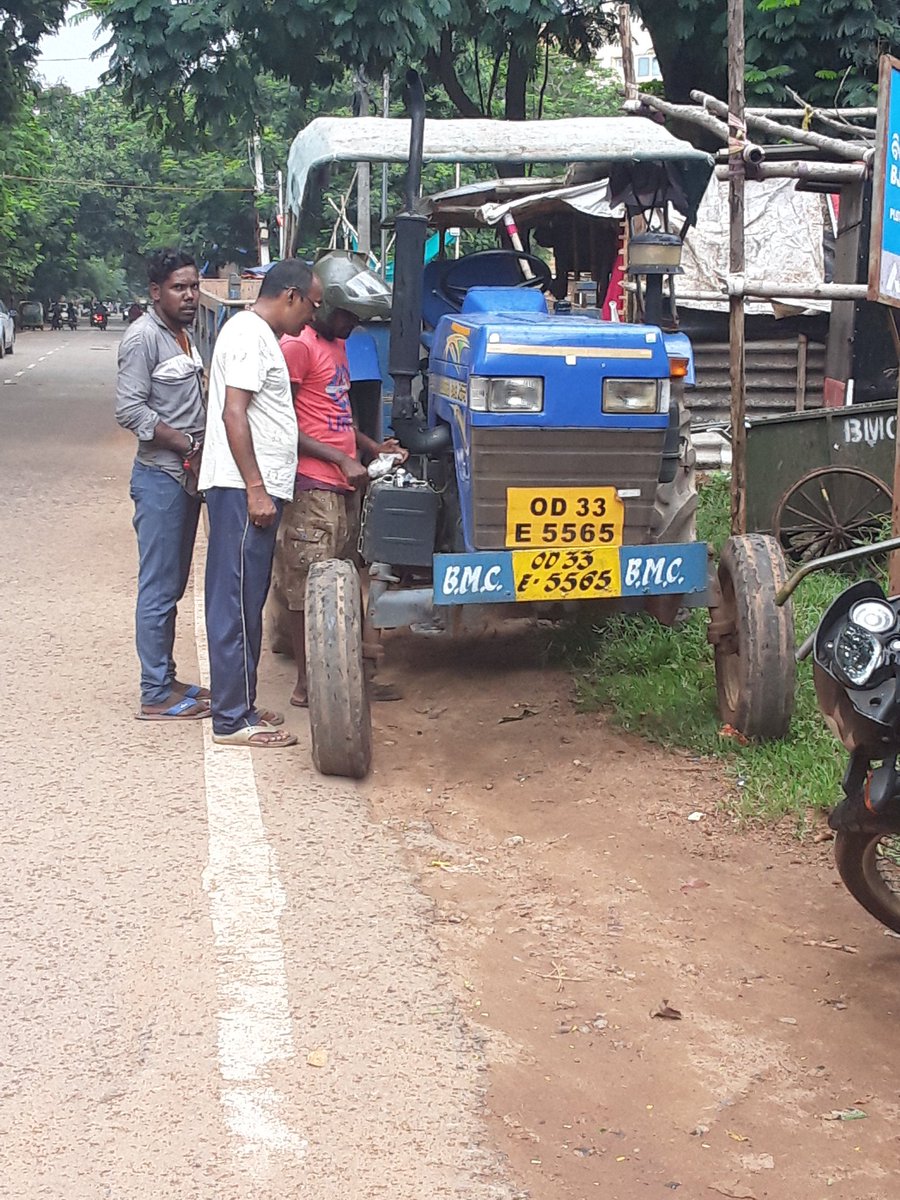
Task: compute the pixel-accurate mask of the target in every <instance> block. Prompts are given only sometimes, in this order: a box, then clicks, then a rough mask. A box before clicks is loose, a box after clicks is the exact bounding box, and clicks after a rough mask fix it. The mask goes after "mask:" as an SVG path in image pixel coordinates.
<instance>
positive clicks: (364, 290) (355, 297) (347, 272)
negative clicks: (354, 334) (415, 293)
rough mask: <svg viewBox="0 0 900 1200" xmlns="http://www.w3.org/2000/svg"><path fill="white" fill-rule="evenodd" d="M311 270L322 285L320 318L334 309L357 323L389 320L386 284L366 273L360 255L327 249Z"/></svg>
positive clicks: (372, 272)
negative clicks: (351, 316) (354, 319)
mask: <svg viewBox="0 0 900 1200" xmlns="http://www.w3.org/2000/svg"><path fill="white" fill-rule="evenodd" d="M314 270H315V272H316V274H317V275H318V277H319V280H320V282H321V284H322V308H321V310H320V315H322V316H324V317H327V316H328V315H329V314H330V313H332V312H334V310H335V309H336V308H342V309H344V311H345V312H349V313H352V314H353V315H354V317H357V318H358V319H359V320H360V321H371V320H372V319H373V318H376V317H381V318H382V319H383V320H388V318H389V317H390V315H391V288H390V284H388V283H385V281H384V280H383V279H382V278H381V276H380V275H376V274H375V272H374V271H370V270H369V268H368V267H367V266H366V262H365V259H364V258H363V256H362V255H361V254H355V253H354V252H353V251H352V250H328V251H327V252H326V253H325V254H323V255H322V257H321V258H320V259H319V260H318V261H317V262H316V264H315V267H314Z"/></svg>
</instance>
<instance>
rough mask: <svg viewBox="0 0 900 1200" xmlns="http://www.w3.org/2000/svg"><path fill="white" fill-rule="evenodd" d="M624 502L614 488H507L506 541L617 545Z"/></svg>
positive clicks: (510, 543)
mask: <svg viewBox="0 0 900 1200" xmlns="http://www.w3.org/2000/svg"><path fill="white" fill-rule="evenodd" d="M624 522H625V505H624V504H623V503H622V501H621V500H620V499H619V497H618V495H617V493H616V489H615V488H611V487H598V488H572V487H563V488H507V489H506V545H507V546H508V547H510V548H512V549H515V548H517V547H520V546H522V547H524V546H534V547H539V546H541V547H542V546H585V547H589V546H620V545H621V544H622V526H623V524H624Z"/></svg>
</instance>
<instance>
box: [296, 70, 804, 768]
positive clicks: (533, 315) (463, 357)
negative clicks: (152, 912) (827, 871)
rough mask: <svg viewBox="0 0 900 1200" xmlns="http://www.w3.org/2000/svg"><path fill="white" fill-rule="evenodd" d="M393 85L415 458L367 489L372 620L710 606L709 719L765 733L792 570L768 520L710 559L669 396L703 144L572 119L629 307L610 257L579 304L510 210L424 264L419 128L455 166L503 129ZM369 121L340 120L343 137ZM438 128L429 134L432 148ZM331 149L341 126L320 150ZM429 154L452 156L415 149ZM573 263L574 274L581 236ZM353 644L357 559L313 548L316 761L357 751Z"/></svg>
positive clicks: (344, 763) (364, 742)
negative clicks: (480, 246) (506, 217)
mask: <svg viewBox="0 0 900 1200" xmlns="http://www.w3.org/2000/svg"><path fill="white" fill-rule="evenodd" d="M408 82H409V93H408V95H409V107H410V114H411V120H410V122H409V123H408V128H409V151H408V162H409V166H408V172H407V184H406V196H405V201H406V203H405V211H404V212H403V213H401V214H399V215H398V216H397V217H396V218H395V222H394V224H395V234H396V243H395V254H394V296H393V309H392V314H391V329H390V360H389V369H390V373H391V375H392V376H393V380H394V393H393V402H392V406H391V410H390V425H391V427H392V430H393V433H394V434H395V435H396V437H397V438H398V439H399V440H400V442H401V443H402V445H404V446H405V447H406V448H407V449H408V451H409V452H410V458H409V461H408V463H407V464H406V465H405V466H404V467H403V468H400V469H398V470H395V471H392V472H390V473H389V474H387V475H386V476H384V477H383V478H381V479H379V480H377V481H376V482H374V483H373V484H372V486H371V487H370V488H369V491H368V494H367V496H366V498H365V502H364V510H363V523H362V535H361V540H360V550H361V554H362V558H363V560H364V562H365V565H366V569H367V573H368V589H367V599H366V605H367V608H366V618H367V621H368V624H369V625H370V626H371V627H374V628H375V629H380V630H387V629H400V628H404V627H409V626H413V627H415V626H421V625H423V624H425V625H427V626H428V627H429V628H432V629H433V628H435V627H439V628H443V629H445V630H447V631H451V632H452V631H453V630H454V629H455V628H459V627H461V626H463V625H465V627H466V628H468V629H471V627H472V618H473V617H477V616H478V615H479V614H487V613H492V614H493V615H495V616H496V615H501V614H504V613H509V614H514V615H516V616H522V615H532V616H535V617H541V618H545V617H554V618H560V617H564V616H566V615H569V614H572V613H574V612H576V611H581V612H584V611H585V609H586V607H587V606H590V608H589V611H591V612H592V613H594V612H595V613H596V614H597V616H598V618H599V617H601V616H602V615H603V614H605V613H609V612H612V611H621V610H627V611H638V610H643V611H646V612H648V613H649V614H651V615H653V616H654V617H656V618H658V619H659V620H662V621H665V622H667V623H671V622H672V621H674V619H675V616H676V614H677V613H678V611H679V610H681V609H683V608H685V607H696V606H708V607H709V608H710V614H711V620H710V627H709V633H710V640H711V641H712V642H713V644H714V647H715V659H716V675H717V683H718V697H719V706H720V711H721V715H722V718H723V720H724V721H727V722H729V723H730V724H732V725H733V726H735V727H736V728H737V729H739V730H740V731H741V732H742V733H744V734H745V735H746V736H748V737H751V738H774V737H780V736H783V735H784V734H785V732H786V731H787V728H788V724H789V721H790V716H791V711H792V706H793V695H794V671H795V668H794V658H793V650H794V639H793V628H792V617H791V612H790V607H789V606H785V607H783V608H778V607H776V605H775V603H774V597H775V592H776V591H777V589H778V588H779V587H780V586H781V584H782V583H783V582H784V579H785V578H786V571H785V568H784V563H783V560H782V555H781V550H780V548H779V546H778V544H777V543H776V542H775V541H774V540H773V539H772V538H769V537H764V536H761V535H749V536H742V537H733V538H731V539H730V540H729V541H728V543H727V544H726V546H725V549H724V552H723V554H722V557H721V562H720V564H719V567H718V571H716V570H714V569H712V568H711V565H710V554H709V550H708V547H707V546H706V544H705V543H703V542H698V541H696V539H695V526H694V516H695V510H696V486H695V479H694V457H693V451H692V447H691V440H690V423H689V414H688V412H687V408H686V405H685V398H684V396H685V392H684V388H685V381H686V380H688V379H690V378H692V373H693V363H692V354H691V347H690V343H689V342H688V340H687V338H685V337H684V336H683V335H682V334H680V333H678V332H677V328H676V324H677V316H676V311H675V305H674V300H673V299H672V298H671V297H672V296H673V295H674V291H673V288H672V284H673V280H674V275H675V274H676V273H677V269H678V267H677V249H678V246H679V245H680V237H679V235H678V234H673V233H672V228H673V222H676V221H677V222H679V223H680V224H682V225H683V224H684V222H685V220H688V221H689V220H690V219H691V216H692V213H693V211H694V209H695V205H696V201H697V199H699V196H700V194H702V191H703V187H704V186H705V184H706V181H707V179H708V177H709V173H710V171H711V167H712V164H711V161H710V160H709V158H708V157H707V156H706V155H705V154H702V153H701V152H699V151H697V150H695V149H693V147H690V146H688V145H687V144H685V143H683V142H680V141H678V140H677V139H675V138H673V137H672V136H671V135H669V134H668V133H667V132H666V131H665V130H663V129H660V127H659V126H657V125H655V124H653V123H651V122H648V121H644V120H642V119H640V118H613V119H606V120H600V119H597V120H596V121H594V122H593V125H594V131H595V134H596V140H595V141H594V142H593V143H591V145H592V148H589V146H586V145H585V144H584V143H585V139H584V137H583V136H582V145H581V146H580V147H579V149H578V157H579V168H578V170H579V171H580V173H581V178H583V177H584V175H585V172H587V173H588V175H589V178H591V179H593V180H594V181H600V183H601V184H602V181H604V180H605V181H606V187H607V189H608V194H609V204H608V205H607V206H606V208H604V209H603V214H604V215H603V220H604V221H605V222H606V227H605V230H604V232H603V236H605V237H606V240H607V242H609V237H608V234H609V222H610V221H613V222H614V228H615V231H616V235H617V236H616V238H615V239H614V240H613V245H614V246H615V245H616V244H617V238H618V234H620V233H625V232H627V234H628V236H629V237H630V240H631V245H632V248H633V259H634V260H635V263H636V264H637V265H636V267H635V274H636V277H637V278H638V279H639V282H640V285H641V286H640V289H639V304H640V307H641V310H642V313H643V316H644V318H645V319H644V321H643V322H642V323H630V324H629V323H619V322H615V321H605V320H601V319H600V314H599V311H598V310H599V308H600V307H601V305H602V303H603V298H602V296H601V292H602V291H603V289H604V287H607V288H608V285H609V282H610V278H611V276H612V271H611V270H607V271H606V272H605V273H601V272H599V271H598V272H596V274H597V275H601V274H602V276H603V277H601V278H595V280H594V282H595V284H596V286H597V292H598V303H597V308H596V309H594V310H592V311H587V312H582V311H577V312H576V311H572V309H571V304H570V303H569V301H568V299H567V298H566V297H567V294H571V284H572V278H571V277H570V278H568V279H565V280H563V283H562V286H560V265H559V264H560V260H562V259H564V258H565V254H564V253H563V247H562V245H561V244H560V246H556V245H553V244H552V237H553V236H554V235H553V234H552V231H551V236H550V242H551V249H552V250H553V252H554V257H553V264H554V265H553V266H551V265H550V264H548V263H547V262H546V261H545V260H544V259H543V258H541V257H540V256H538V255H536V254H534V253H532V251H531V248H530V246H529V244H528V242H527V241H523V232H524V237H525V238H526V239H528V238H529V236H530V234H529V231H519V230H518V229H516V228H515V225H513V226H512V228H510V225H509V223H508V222H507V223H506V224H505V225H503V226H502V238H503V241H504V244H502V245H500V246H499V247H498V248H497V249H493V250H488V251H482V252H480V253H476V254H473V255H470V256H467V257H463V258H460V259H439V260H437V261H436V262H432V263H430V264H429V265H428V267H427V268H426V267H425V266H424V246H425V242H426V237H427V235H428V232H429V224H428V217H427V216H426V215H425V213H424V212H423V205H422V203H421V202H420V199H419V193H420V181H421V171H422V163H423V154H424V152H426V151H427V150H428V145H429V139H428V136H427V130H429V129H430V126H431V125H434V126H442V125H444V124H451V125H455V124H464V125H466V126H468V127H469V131H468V138H469V140H468V142H467V144H466V150H465V154H466V155H467V156H468V159H469V161H472V160H473V159H474V158H475V157H476V155H477V153H478V150H476V149H473V142H474V140H475V139H476V138H478V137H479V134H480V135H481V136H482V138H483V142H482V143H481V144H480V146H479V149H480V151H481V157H482V158H483V159H486V160H491V159H492V158H493V157H494V156H495V155H496V153H497V146H496V144H495V143H492V142H491V139H490V137H489V136H488V134H487V133H486V131H485V130H484V129H481V130H478V129H475V126H484V125H494V124H500V123H487V122H464V123H456V122H450V123H438V122H434V123H428V124H426V122H425V118H424V101H423V96H422V89H421V84H420V82H419V80H418V77H417V76H415V74H414V73H411V75H410V79H409V81H408ZM363 123H364V122H363V121H362V120H360V119H354V120H352V121H347V122H345V123H344V124H346V126H348V127H349V132H351V133H352V132H354V128H353V127H357V128H358V126H359V125H361V124H363ZM372 123H373V124H374V125H376V126H381V127H382V129H384V128H385V126H386V125H391V126H396V125H398V124H402V123H401V122H396V121H393V122H384V121H375V122H372ZM318 124H319V122H313V123H312V125H311V126H310V127H309V128H308V129H307V130H306V131H304V132H303V133H301V135H299V137H298V139H297V140H296V141H295V145H294V148H293V150H292V154H291V162H292V164H293V165H294V167H296V166H297V163H298V161H299V162H300V164H301V166H300V178H301V180H305V179H306V177H307V176H308V174H309V170H310V169H311V167H312V166H314V165H315V164H316V162H317V161H324V160H325V159H327V158H328V157H329V151H328V149H327V147H326V149H325V150H324V151H323V150H322V144H323V137H322V134H323V131H322V130H318V131H317V130H316V129H315V127H316V126H317V125H318ZM554 124H559V125H562V124H565V125H570V124H578V125H579V126H580V127H582V128H581V129H580V131H579V132H580V133H581V134H582V135H583V133H584V129H583V126H584V124H585V122H583V121H581V122H575V123H573V122H560V123H554V122H541V123H540V124H538V123H527V122H526V123H522V124H520V125H518V126H517V127H516V129H517V137H518V140H519V143H520V149H519V151H518V152H519V154H520V155H521V157H523V158H525V159H528V158H531V159H532V160H533V159H534V158H535V157H538V155H537V154H535V152H534V150H532V153H531V154H529V141H528V138H529V132H530V129H529V126H531V130H534V131H536V132H535V138H536V139H538V140H539V144H540V148H541V149H540V155H539V157H540V161H560V160H561V159H563V160H564V159H567V158H570V157H571V155H572V150H571V149H567V147H571V145H572V143H571V139H569V140H566V134H565V132H564V131H563V130H558V131H556V132H557V137H556V138H554V137H553V135H552V134H551V136H550V138H549V140H548V131H547V128H546V127H547V126H548V125H551V126H552V125H554ZM626 124H627V125H628V126H629V128H628V130H625V129H624V128H623V126H625V125H626ZM328 125H329V126H334V125H335V122H334V121H333V120H332V121H329V122H328ZM507 129H508V127H507ZM537 131H539V133H538V132H537ZM326 132H327V131H326ZM345 132H347V131H344V130H341V136H343V135H344V133H345ZM360 132H361V136H363V137H367V139H368V140H367V145H368V151H367V152H362V149H361V147H360V146H359V145H357V146H356V148H355V151H353V152H354V153H355V155H356V156H357V157H360V158H362V157H368V158H372V159H374V160H376V161H377V159H378V152H377V149H375V150H374V151H373V147H376V148H377V147H378V146H379V145H383V146H384V147H385V150H384V154H385V157H386V158H390V157H392V156H395V155H396V146H394V148H393V149H391V148H390V147H389V144H388V143H389V142H390V139H389V138H388V139H387V140H385V139H382V141H381V142H379V141H377V140H376V139H375V138H374V137H373V136H372V132H371V131H369V133H368V134H366V133H362V131H360ZM604 133H606V134H607V135H608V136H607V137H606V139H605V141H604V137H603V135H604ZM440 136H441V130H440V129H438V130H436V131H435V133H434V135H433V137H432V139H431V140H432V142H434V140H435V138H437V139H438V140H439V139H440ZM502 136H508V135H507V134H506V133H504V134H503V135H502ZM395 140H396V139H395ZM339 141H340V138H338V139H337V142H339ZM588 141H589V140H588ZM337 142H336V144H337ZM304 146H306V147H307V148H308V149H309V155H308V156H307V159H304V153H305V151H304ZM310 148H311V149H310ZM347 152H348V147H347V144H346V140H345V145H344V150H343V151H336V150H334V149H333V148H332V152H331V154H330V157H331V158H338V157H341V156H342V153H347ZM439 153H440V154H449V153H452V150H446V151H441V152H433V156H434V157H438V156H439ZM316 154H318V155H319V156H320V158H319V159H316ZM295 181H296V174H295ZM303 186H304V184H303V183H302V182H301V184H300V186H299V200H298V203H302V199H303ZM295 195H296V193H295ZM676 207H677V208H678V209H680V216H678V215H677V214H676V213H675V211H674V210H675V208H676ZM554 228H556V226H555V227H554ZM557 236H566V235H559V234H557ZM544 244H547V241H546V239H545V242H544ZM570 259H572V256H570ZM572 261H573V265H574V266H575V267H576V268H577V266H578V254H577V251H576V252H575V254H574V258H573V259H572ZM554 271H555V275H554ZM568 274H570V275H571V273H570V272H569V273H568ZM664 277H665V278H667V279H668V285H669V287H668V291H664V289H663V286H662V285H663V279H664ZM549 292H555V293H556V294H557V299H556V301H555V302H553V301H552V299H551V300H550V301H549V302H548V293H549ZM560 292H562V295H560V294H559V293H560ZM423 317H424V320H423ZM362 643H363V611H362V605H361V598H360V588H359V582H358V577H357V571H356V568H355V566H354V565H353V564H352V563H349V562H338V561H330V562H327V563H322V564H318V565H316V566H315V567H313V569H312V570H311V572H310V576H309V583H308V591H307V662H308V677H309V706H310V723H311V730H312V745H313V756H314V760H315V762H316V765H317V767H318V768H319V770H320V771H322V772H324V773H325V774H333V775H346V776H351V777H355V778H360V777H363V776H364V775H365V774H366V773H367V772H368V770H369V767H370V761H371V722H370V714H369V708H368V701H367V696H366V686H365V678H364V670H363V663H362Z"/></svg>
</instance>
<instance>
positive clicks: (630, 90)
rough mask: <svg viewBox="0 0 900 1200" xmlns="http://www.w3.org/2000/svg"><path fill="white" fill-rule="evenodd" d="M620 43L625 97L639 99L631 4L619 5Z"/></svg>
mask: <svg viewBox="0 0 900 1200" xmlns="http://www.w3.org/2000/svg"><path fill="white" fill-rule="evenodd" d="M618 16H619V44H620V45H621V47H622V75H623V77H624V80H625V99H626V100H637V94H638V89H637V76H636V75H635V70H634V47H633V46H632V44H631V5H630V4H620V5H619V11H618Z"/></svg>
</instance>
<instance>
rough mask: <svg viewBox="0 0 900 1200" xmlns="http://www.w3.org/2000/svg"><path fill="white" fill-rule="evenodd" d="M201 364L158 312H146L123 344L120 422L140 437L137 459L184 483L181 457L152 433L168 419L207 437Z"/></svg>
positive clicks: (179, 427)
mask: <svg viewBox="0 0 900 1200" xmlns="http://www.w3.org/2000/svg"><path fill="white" fill-rule="evenodd" d="M202 381H203V362H202V360H201V358H200V355H199V353H198V351H197V348H196V346H195V345H194V343H193V342H191V353H190V355H188V354H185V352H184V350H183V349H182V347H181V346H180V345H179V344H178V341H177V339H176V337H175V334H174V333H172V331H171V329H169V328H168V326H167V325H165V324H164V323H163V322H162V321H161V320H160V319H159V317H158V316H157V315H156V313H155V312H153V310H152V309H151V310H150V312H146V313H144V315H143V316H142V317H139V318H138V319H137V320H136V321H135V322H134V324H133V325H129V327H128V329H127V330H126V331H125V336H124V337H123V338H122V340H121V342H120V343H119V373H118V376H117V379H116V420H117V421H118V422H119V424H120V425H121V426H122V428H123V429H130V430H131V432H132V433H133V434H134V436H135V437H136V438H137V439H138V451H137V455H136V461H137V462H139V463H143V464H144V465H145V466H148V467H158V468H159V469H160V470H161V471H165V472H166V473H167V474H168V475H171V476H173V478H175V479H177V480H178V481H179V483H181V484H184V483H185V482H186V480H185V470H184V467H183V466H182V458H181V456H180V455H179V454H177V453H176V452H175V451H174V450H168V449H166V448H165V447H164V446H157V445H156V443H155V442H154V440H153V434H154V431H155V429H156V426H157V424H158V423H159V422H160V421H164V422H165V423H166V425H171V426H172V428H173V429H177V430H179V431H180V432H182V433H189V434H191V435H192V436H193V437H195V438H197V440H198V441H202V440H203V430H204V428H205V426H206V408H205V405H204V403H203V383H202Z"/></svg>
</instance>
